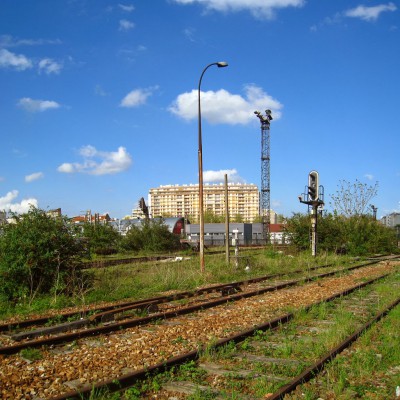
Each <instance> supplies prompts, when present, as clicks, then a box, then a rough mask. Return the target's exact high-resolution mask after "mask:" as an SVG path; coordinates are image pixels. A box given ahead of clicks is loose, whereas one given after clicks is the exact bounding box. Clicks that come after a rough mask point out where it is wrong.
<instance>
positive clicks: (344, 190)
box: [331, 180, 378, 217]
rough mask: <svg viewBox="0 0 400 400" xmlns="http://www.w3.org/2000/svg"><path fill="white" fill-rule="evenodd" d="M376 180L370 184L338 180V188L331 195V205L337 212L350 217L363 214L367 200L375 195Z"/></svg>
mask: <svg viewBox="0 0 400 400" xmlns="http://www.w3.org/2000/svg"><path fill="white" fill-rule="evenodd" d="M377 192H378V182H376V183H375V185H373V186H371V185H368V184H366V183H361V182H360V181H358V180H356V181H355V182H354V183H350V182H348V181H345V180H343V181H340V182H339V185H338V190H337V191H336V193H335V194H334V195H331V197H332V202H333V204H331V206H332V207H333V209H334V211H335V212H336V213H337V214H341V215H344V216H345V217H351V216H353V215H362V214H364V212H365V210H366V208H367V207H368V205H369V204H368V203H369V201H370V200H371V199H372V198H374V197H375V196H376V195H377Z"/></svg>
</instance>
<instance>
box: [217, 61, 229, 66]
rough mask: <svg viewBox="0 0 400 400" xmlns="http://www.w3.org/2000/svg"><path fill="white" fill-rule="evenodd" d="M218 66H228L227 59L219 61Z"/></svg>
mask: <svg viewBox="0 0 400 400" xmlns="http://www.w3.org/2000/svg"><path fill="white" fill-rule="evenodd" d="M217 66H218V68H223V67H227V66H228V63H227V62H226V61H219V62H217Z"/></svg>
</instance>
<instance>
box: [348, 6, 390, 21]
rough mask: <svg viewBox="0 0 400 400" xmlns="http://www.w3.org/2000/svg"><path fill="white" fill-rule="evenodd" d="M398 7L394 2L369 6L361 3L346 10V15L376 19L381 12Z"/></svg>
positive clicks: (370, 19)
mask: <svg viewBox="0 0 400 400" xmlns="http://www.w3.org/2000/svg"><path fill="white" fill-rule="evenodd" d="M396 10H397V7H396V5H395V4H394V3H388V4H380V5H377V6H371V7H367V6H364V5H359V6H357V7H355V8H351V9H349V10H347V11H345V13H344V15H345V16H346V17H352V18H360V19H362V20H364V21H368V22H369V21H375V20H377V19H378V18H379V16H380V15H381V13H383V12H386V11H396Z"/></svg>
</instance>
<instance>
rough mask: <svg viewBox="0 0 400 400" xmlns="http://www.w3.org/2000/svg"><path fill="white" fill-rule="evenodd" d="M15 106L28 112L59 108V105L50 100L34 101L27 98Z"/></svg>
mask: <svg viewBox="0 0 400 400" xmlns="http://www.w3.org/2000/svg"><path fill="white" fill-rule="evenodd" d="M17 105H18V106H19V107H21V108H23V109H24V110H25V111H29V112H32V113H34V112H43V111H46V110H51V109H54V108H59V107H60V104H58V103H57V102H55V101H51V100H34V99H31V98H29V97H23V98H22V99H20V100H19V101H18V103H17Z"/></svg>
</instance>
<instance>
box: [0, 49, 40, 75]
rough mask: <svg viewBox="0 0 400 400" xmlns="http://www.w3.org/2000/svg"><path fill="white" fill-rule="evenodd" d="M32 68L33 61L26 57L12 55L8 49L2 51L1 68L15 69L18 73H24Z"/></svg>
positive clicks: (0, 54)
mask: <svg viewBox="0 0 400 400" xmlns="http://www.w3.org/2000/svg"><path fill="white" fill-rule="evenodd" d="M32 67H33V63H32V61H31V60H29V58H27V57H25V56H24V55H22V54H15V53H12V52H11V51H8V50H7V49H0V68H14V69H16V70H17V71H24V70H26V69H29V68H32Z"/></svg>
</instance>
